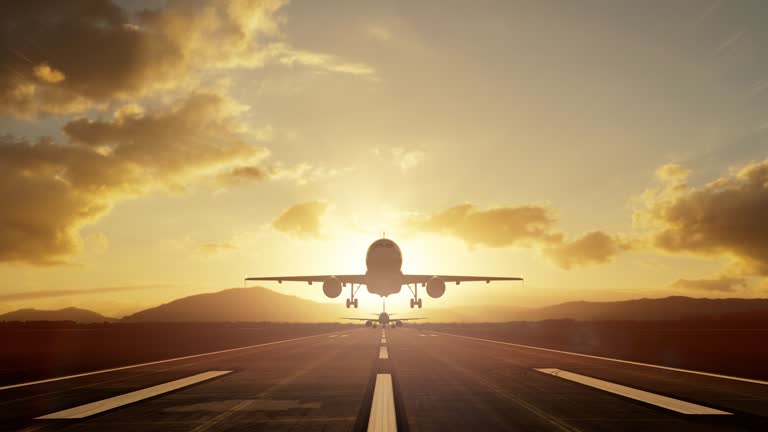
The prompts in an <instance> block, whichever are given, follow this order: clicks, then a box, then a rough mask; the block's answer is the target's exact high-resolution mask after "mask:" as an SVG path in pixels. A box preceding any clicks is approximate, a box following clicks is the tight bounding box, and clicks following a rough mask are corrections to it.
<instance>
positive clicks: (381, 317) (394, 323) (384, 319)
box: [342, 302, 426, 328]
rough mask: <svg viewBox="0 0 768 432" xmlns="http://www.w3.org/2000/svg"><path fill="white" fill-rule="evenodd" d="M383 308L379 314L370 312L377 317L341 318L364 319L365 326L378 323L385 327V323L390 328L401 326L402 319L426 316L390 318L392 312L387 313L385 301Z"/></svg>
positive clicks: (407, 319) (409, 319)
mask: <svg viewBox="0 0 768 432" xmlns="http://www.w3.org/2000/svg"><path fill="white" fill-rule="evenodd" d="M383 307H384V309H383V310H382V311H381V313H380V314H371V315H378V318H377V319H375V320H374V319H371V318H347V317H343V318H342V319H345V320H354V321H365V325H366V326H367V327H373V328H376V326H377V325H380V326H381V327H386V326H387V324H389V326H390V327H391V328H395V327H402V326H403V321H416V320H422V319H426V318H423V317H422V318H398V319H391V318H390V317H391V316H392V315H394V314H388V313H387V304H386V302H385V303H384V304H383Z"/></svg>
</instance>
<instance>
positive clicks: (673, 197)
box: [635, 160, 768, 276]
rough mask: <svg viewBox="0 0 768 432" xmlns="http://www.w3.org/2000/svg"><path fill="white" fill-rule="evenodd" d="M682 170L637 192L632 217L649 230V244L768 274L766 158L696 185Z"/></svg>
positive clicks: (743, 271)
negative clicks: (726, 260) (730, 261)
mask: <svg viewBox="0 0 768 432" xmlns="http://www.w3.org/2000/svg"><path fill="white" fill-rule="evenodd" d="M686 175H687V173H686ZM686 175H683V173H682V171H681V173H680V175H677V176H673V177H670V176H666V175H660V176H659V177H660V179H661V180H662V184H661V185H660V186H659V187H657V188H652V189H649V190H646V191H645V192H644V193H643V195H642V196H641V199H640V202H641V206H640V207H639V208H638V209H637V210H636V211H635V220H636V221H637V223H638V224H639V225H640V226H643V227H645V228H648V229H649V230H650V234H649V235H650V237H651V243H652V244H653V245H654V246H655V247H657V248H658V249H660V250H663V251H666V252H673V253H691V254H696V255H701V256H711V257H717V256H727V257H731V258H733V260H734V262H735V265H734V266H733V267H732V268H731V269H729V273H732V274H741V275H762V276H766V275H768V223H766V221H768V160H765V161H762V162H753V163H749V164H746V165H744V166H741V167H738V168H734V169H732V170H731V172H730V173H729V174H727V175H725V176H723V177H720V178H718V179H716V180H714V181H712V182H710V183H707V184H705V185H703V186H699V187H695V186H691V185H689V184H688V182H687V177H686Z"/></svg>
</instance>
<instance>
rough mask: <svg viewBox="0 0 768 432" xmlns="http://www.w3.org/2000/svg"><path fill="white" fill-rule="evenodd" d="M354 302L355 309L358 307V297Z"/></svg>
mask: <svg viewBox="0 0 768 432" xmlns="http://www.w3.org/2000/svg"><path fill="white" fill-rule="evenodd" d="M353 304H354V305H355V309H357V299H355V301H354V303H353Z"/></svg>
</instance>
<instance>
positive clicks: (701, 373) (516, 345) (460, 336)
mask: <svg viewBox="0 0 768 432" xmlns="http://www.w3.org/2000/svg"><path fill="white" fill-rule="evenodd" d="M435 333H440V334H442V335H446V336H453V337H459V338H465V339H472V340H477V341H482V342H490V343H496V344H500V345H509V346H514V347H519V348H528V349H534V350H539V351H548V352H553V353H558V354H568V355H573V356H579V357H587V358H593V359H597V360H607V361H612V362H617V363H624V364H631V365H635V366H646V367H652V368H657V369H665V370H669V371H674V372H684V373H689V374H694V375H702V376H708V377H713V378H723V379H729V380H733V381H742V382H747V383H752V384H761V385H768V381H762V380H758V379H752V378H742V377H736V376H731V375H721V374H716V373H711V372H702V371H695V370H690V369H680V368H675V367H670V366H661V365H655V364H650V363H640V362H635V361H631V360H621V359H616V358H611V357H600V356H596V355H590V354H581V353H575V352H570V351H560V350H556V349H551V348H542V347H536V346H531V345H522V344H516V343H512V342H502V341H497V340H493V339H483V338H476V337H472V336H463V335H455V334H451V333H442V332H438V331H436V332H435Z"/></svg>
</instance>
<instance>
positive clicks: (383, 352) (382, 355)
mask: <svg viewBox="0 0 768 432" xmlns="http://www.w3.org/2000/svg"><path fill="white" fill-rule="evenodd" d="M388 358H389V351H388V350H387V347H385V346H382V347H379V359H382V360H385V359H388Z"/></svg>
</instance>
